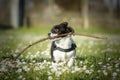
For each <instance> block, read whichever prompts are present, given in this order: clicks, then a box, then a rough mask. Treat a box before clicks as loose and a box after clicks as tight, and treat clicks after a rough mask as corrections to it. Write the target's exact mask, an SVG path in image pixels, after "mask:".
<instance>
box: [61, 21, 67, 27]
mask: <svg viewBox="0 0 120 80" xmlns="http://www.w3.org/2000/svg"><path fill="white" fill-rule="evenodd" d="M59 25H61V26H64V27H67V26H68V22H62V23H61V24H59Z"/></svg>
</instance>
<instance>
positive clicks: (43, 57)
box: [0, 27, 120, 80]
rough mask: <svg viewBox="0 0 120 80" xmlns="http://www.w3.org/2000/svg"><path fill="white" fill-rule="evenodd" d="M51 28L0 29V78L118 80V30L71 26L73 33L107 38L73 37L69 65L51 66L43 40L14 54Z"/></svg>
mask: <svg viewBox="0 0 120 80" xmlns="http://www.w3.org/2000/svg"><path fill="white" fill-rule="evenodd" d="M50 28H51V27H40V28H20V29H10V30H0V46H1V47H0V80H22V79H23V80H24V79H26V80H57V79H58V80H119V79H120V75H119V74H120V57H119V56H120V49H119V48H120V43H119V42H120V38H119V37H120V35H119V34H120V32H119V30H117V29H116V30H112V29H110V30H108V29H99V28H95V29H94V28H90V29H86V30H84V29H80V28H78V27H76V28H75V31H76V33H85V34H92V35H97V36H103V37H104V36H105V37H107V38H108V39H107V40H99V39H93V38H87V37H80V36H74V37H73V39H74V41H75V42H76V44H77V52H76V62H75V65H74V67H73V68H70V69H69V68H68V67H66V66H59V67H57V68H56V69H54V68H53V67H51V61H50V56H49V46H50V43H51V41H50V40H48V41H45V42H42V43H39V44H37V45H34V46H33V47H31V48H29V49H28V50H26V51H25V52H24V53H23V54H22V55H21V56H20V57H19V58H18V59H17V60H15V61H13V60H11V59H9V58H4V57H6V56H10V55H13V56H16V55H17V52H19V51H21V50H22V49H23V48H24V47H25V46H27V45H29V44H30V43H32V42H35V41H36V40H39V39H42V38H44V37H47V33H48V32H49V31H50Z"/></svg>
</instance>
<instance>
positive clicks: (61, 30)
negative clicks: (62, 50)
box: [48, 22, 74, 37]
mask: <svg viewBox="0 0 120 80" xmlns="http://www.w3.org/2000/svg"><path fill="white" fill-rule="evenodd" d="M70 32H72V33H74V30H73V28H71V27H69V26H68V22H63V23H60V24H58V25H55V26H53V28H52V29H51V32H50V33H48V36H50V37H52V36H56V35H60V34H65V33H70ZM63 37H65V36H63Z"/></svg>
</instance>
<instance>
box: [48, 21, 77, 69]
mask: <svg viewBox="0 0 120 80" xmlns="http://www.w3.org/2000/svg"><path fill="white" fill-rule="evenodd" d="M70 32H72V33H74V30H73V28H71V27H68V23H67V22H63V23H61V24H58V25H55V26H54V27H53V28H52V29H51V33H49V34H48V36H50V37H53V36H56V35H60V34H65V33H70ZM75 54H76V44H75V43H74V41H73V39H72V38H71V35H67V36H62V37H59V38H55V39H53V40H52V44H51V59H52V61H53V63H59V62H63V63H66V64H67V66H68V67H72V66H73V64H74V61H75Z"/></svg>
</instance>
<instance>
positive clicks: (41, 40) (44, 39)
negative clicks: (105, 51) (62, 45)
mask: <svg viewBox="0 0 120 80" xmlns="http://www.w3.org/2000/svg"><path fill="white" fill-rule="evenodd" d="M66 35H78V36H86V37H91V38H96V39H106V38H102V37H97V36H92V35H86V34H76V33H66V34H61V35H57V36H53V37H46V38H43V39H40V40H38V41H36V42H34V43H32V44H29V45H28V46H26V47H25V48H24V49H23V50H21V51H20V52H19V53H17V54H18V55H17V56H16V57H15V58H14V59H17V58H18V57H19V56H20V55H21V54H22V53H23V52H24V51H26V50H27V49H28V48H30V47H31V46H33V45H35V44H37V43H40V42H43V41H46V40H48V39H55V38H58V37H62V36H66Z"/></svg>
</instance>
